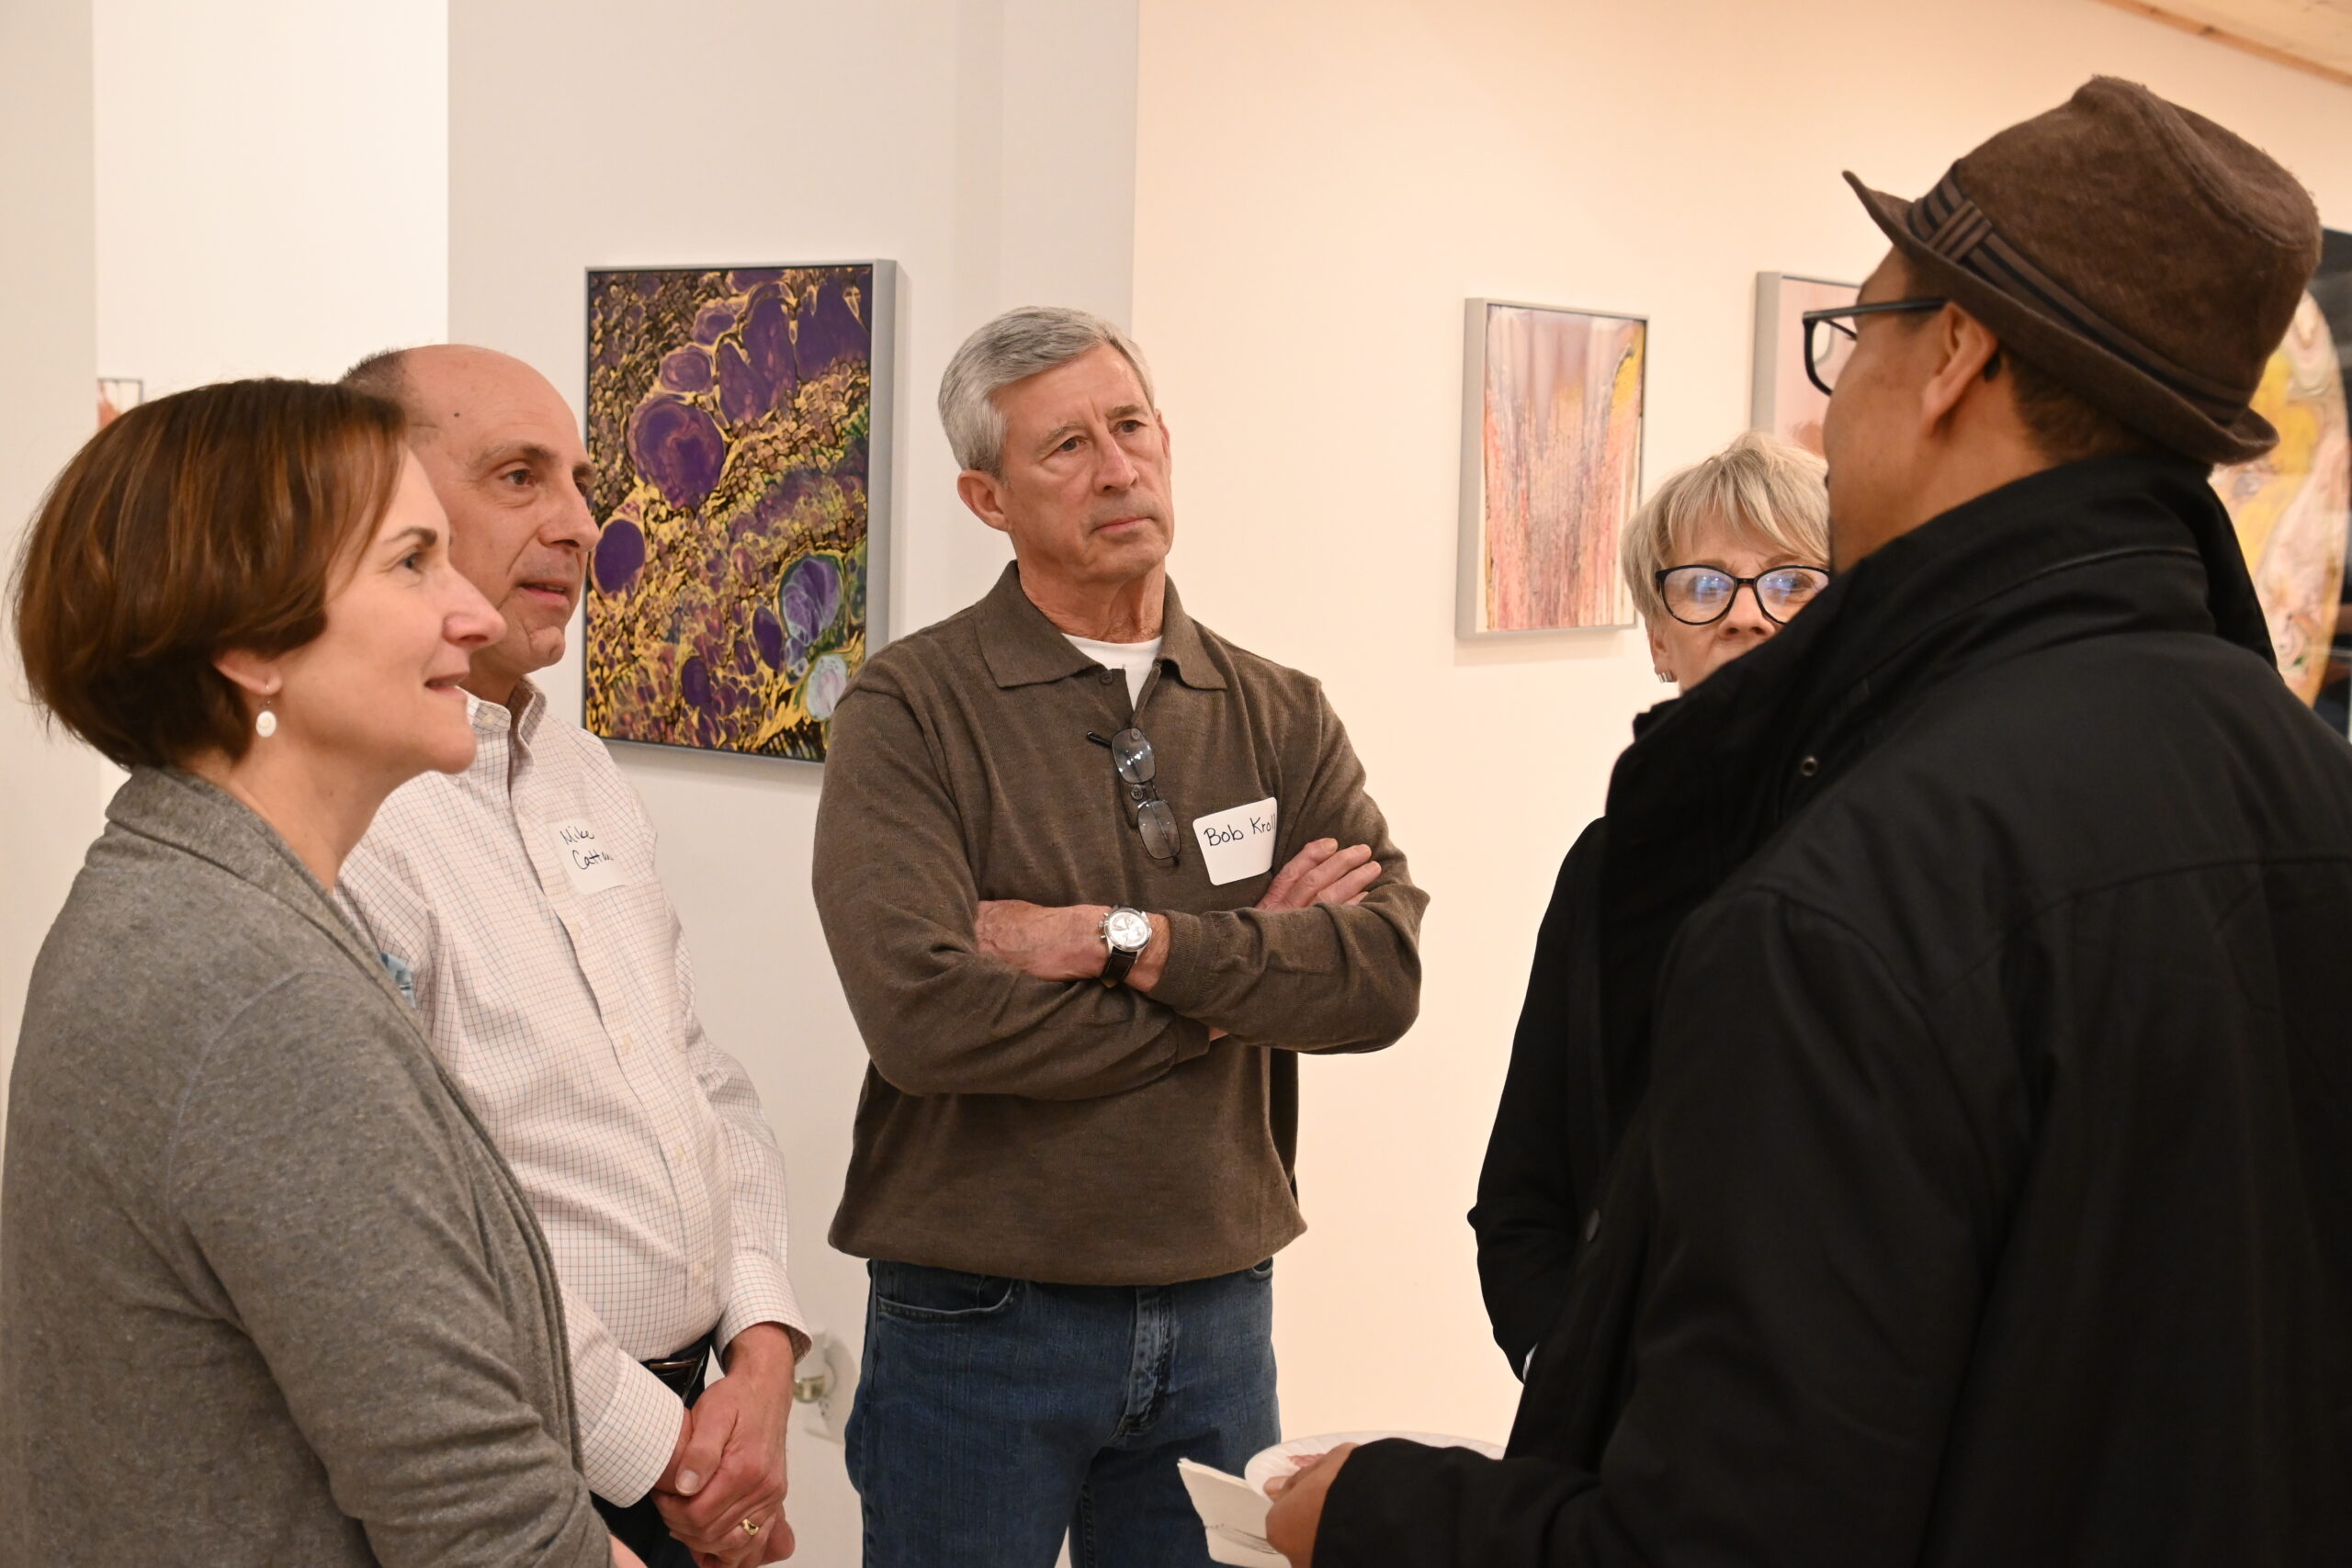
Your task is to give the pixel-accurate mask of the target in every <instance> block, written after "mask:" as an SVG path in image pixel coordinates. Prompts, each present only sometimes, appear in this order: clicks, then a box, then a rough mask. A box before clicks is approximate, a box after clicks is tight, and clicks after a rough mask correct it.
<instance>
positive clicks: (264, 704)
mask: <svg viewBox="0 0 2352 1568" xmlns="http://www.w3.org/2000/svg"><path fill="white" fill-rule="evenodd" d="M254 734H255V735H258V736H260V737H261V738H262V739H264V740H266V739H269V738H270V737H271V736H273V735H275V734H277V715H276V714H274V713H272V712H270V711H269V699H268V698H267V697H264V698H263V699H262V700H261V716H259V717H257V718H255V719H254Z"/></svg>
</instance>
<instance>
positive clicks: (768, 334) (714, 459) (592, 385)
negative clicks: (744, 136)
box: [584, 261, 897, 762]
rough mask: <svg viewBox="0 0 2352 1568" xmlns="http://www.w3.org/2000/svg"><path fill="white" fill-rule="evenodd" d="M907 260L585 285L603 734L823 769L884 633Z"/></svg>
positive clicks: (670, 274)
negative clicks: (896, 353) (834, 721)
mask: <svg viewBox="0 0 2352 1568" xmlns="http://www.w3.org/2000/svg"><path fill="white" fill-rule="evenodd" d="M896 283H897V269H896V267H895V266H894V265H892V264H891V263H889V262H886V261H877V262H856V263H851V264H848V265H828V266H764V267H716V266H713V267H658V268H635V269H629V270H615V271H597V272H591V273H590V274H589V275H588V322H587V329H588V400H587V406H588V455H589V457H590V459H591V460H592V461H593V462H594V465H595V470H596V479H595V493H594V495H592V496H591V497H590V505H591V507H592V508H593V510H594V513H595V515H596V517H597V519H598V521H599V523H600V524H601V531H600V533H599V535H598V537H597V542H596V548H595V553H594V557H593V558H592V560H591V562H590V569H589V573H588V592H587V617H586V621H587V626H586V637H585V641H586V660H585V661H586V672H585V681H586V687H587V690H586V701H585V704H584V716H585V719H586V723H587V728H589V730H590V731H592V732H593V733H594V734H597V735H601V736H604V737H605V738H606V739H613V740H634V741H641V742H646V743H650V744H653V745H662V746H686V747H693V748H696V749H698V750H714V751H741V752H746V753H750V754H752V755H754V756H762V757H783V758H788V759H791V760H794V761H806V762H821V761H824V759H825V738H826V731H827V727H828V723H829V721H830V720H831V716H832V712H833V706H834V705H835V704H836V703H838V702H840V701H841V696H842V690H843V689H844V688H845V687H846V686H847V685H848V684H849V680H850V677H851V676H853V675H854V674H855V673H856V672H857V670H858V667H859V666H860V665H861V664H862V663H864V662H865V656H866V653H867V651H868V650H869V649H872V648H875V647H878V646H879V645H880V643H881V642H882V640H883V637H884V636H885V629H884V628H885V626H886V624H887V623H886V615H885V611H886V604H885V602H884V600H885V591H886V588H887V585H888V581H889V559H888V540H889V526H888V525H889V506H888V491H889V474H890V443H889V435H890V427H889V414H890V408H891V401H890V369H891V365H892V336H893V334H892V322H893V321H894V297H895V294H896Z"/></svg>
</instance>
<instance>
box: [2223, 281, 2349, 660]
mask: <svg viewBox="0 0 2352 1568" xmlns="http://www.w3.org/2000/svg"><path fill="white" fill-rule="evenodd" d="M2327 282H2328V278H2327V276H2326V274H2325V273H2324V272H2323V274H2322V276H2321V277H2320V278H2319V279H2316V280H2314V282H2313V284H2312V293H2310V294H2306V295H2305V296H2303V302H2302V306H2301V309H2299V310H2297V311H2296V312H2295V320H2294V322H2293V324H2292V325H2291V326H2290V327H2289V328H2288V329H2287V336H2286V339H2285V341H2284V342H2282V343H2280V344H2279V345H2278V351H2277V352H2276V353H2275V354H2273V355H2271V356H2270V365H2269V368H2268V369H2267V371H2266V372H2265V374H2264V376H2263V378H2262V385H2261V387H2260V389H2257V390H2256V393H2255V395H2254V411H2255V412H2256V413H2258V414H2260V415H2262V416H2263V417H2264V418H2265V419H2267V420H2268V421H2269V422H2270V423H2271V424H2272V426H2273V427H2274V428H2276V429H2277V430H2278V446H2275V447H2273V448H2271V450H2269V451H2268V452H2267V453H2265V454H2263V455H2262V456H2261V457H2256V459H2254V460H2253V461H2252V462H2250V463H2237V464H2233V465H2231V466H2230V467H2227V468H2216V469H2214V470H2213V488H2214V490H2215V491H2218V492H2219V493H2220V495H2221V497H2222V504H2223V505H2225V506H2227V507H2228V508H2229V509H2230V520H2231V522H2232V523H2233V524H2234V525H2235V526H2236V529H2237V536H2238V544H2239V547H2241V548H2243V549H2244V550H2245V559H2246V568H2247V570H2249V571H2250V572H2251V573H2252V574H2253V576H2254V589H2255V592H2256V596H2257V597H2259V598H2260V599H2261V601H2262V611H2263V615H2264V618H2265V619H2266V620H2267V621H2268V622H2269V625H2270V646H2271V651H2272V652H2273V653H2275V654H2276V655H2277V656H2278V673H2279V674H2280V675H2281V676H2282V677H2284V678H2285V680H2286V682H2287V686H2288V689H2289V690H2290V691H2291V692H2293V693H2294V694H2296V695H2297V696H2298V697H2301V699H2302V700H2303V701H2304V702H2306V703H2311V704H2314V705H2317V704H2318V703H2319V700H2320V695H2321V693H2322V692H2323V691H2324V689H2325V688H2326V687H2327V686H2328V685H2329V684H2330V683H2331V682H2338V683H2340V682H2341V681H2342V678H2343V677H2342V674H2341V672H2340V671H2337V670H2332V669H2331V664H2332V663H2334V664H2339V665H2340V663H2341V655H2340V654H2336V653H2335V643H2336V641H2337V632H2336V628H2337V626H2338V625H2339V624H2340V621H2339V615H2341V607H2342V606H2343V605H2344V604H2345V603H2346V595H2345V571H2344V568H2345V549H2346V535H2347V533H2352V418H2347V412H2346V396H2345V394H2346V376H2345V371H2346V366H2347V364H2352V359H2348V358H2347V357H2346V349H2347V346H2352V345H2347V344H2346V343H2344V342H2342V341H2340V340H2339V339H2338V337H2337V335H2336V333H2337V331H2338V330H2339V326H2338V323H2333V322H2331V321H2329V319H2328V314H2327V310H2326V309H2325V308H2324V306H2323V305H2322V304H2321V302H2320V299H2319V298H2318V296H2319V294H2320V292H2321V291H2322V289H2323V288H2324V286H2325V285H2326V284H2327ZM2332 655H2334V658H2333V659H2332V657H2331V656H2332Z"/></svg>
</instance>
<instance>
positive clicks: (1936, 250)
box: [1846, 76, 2320, 463]
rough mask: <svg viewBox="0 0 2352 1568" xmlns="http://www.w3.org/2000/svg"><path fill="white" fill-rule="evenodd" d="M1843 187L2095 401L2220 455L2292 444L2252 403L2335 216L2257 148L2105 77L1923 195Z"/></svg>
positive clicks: (2022, 348)
mask: <svg viewBox="0 0 2352 1568" xmlns="http://www.w3.org/2000/svg"><path fill="white" fill-rule="evenodd" d="M1846 179H1847V182H1848V183H1849V184H1850V185H1851V186H1853V187H1854V189H1855V192H1856V193H1857V194H1858V195H1860V197H1861V198H1862V205H1863V206H1864V207H1866V208H1868V209H1870V214H1871V217H1872V218H1873V219H1875V220H1877V222H1878V226H1879V227H1880V228H1882V229H1883V230H1885V231H1886V233H1887V237H1888V238H1889V239H1891V240H1893V241H1894V248H1895V249H1896V250H1898V251H1900V252H1902V253H1903V255H1904V258H1905V260H1906V261H1908V262H1909V263H1910V265H1911V272H1912V279H1913V283H1914V285H1915V286H1916V287H1917V289H1918V290H1919V292H1921V293H1929V294H1940V295H1942V296H1944V297H1945V298H1947V299H1951V301H1952V303H1954V304H1956V305H1958V306H1959V307H1960V308H1961V309H1962V310H1966V311H1967V312H1968V313H1969V314H1970V315H1972V316H1974V317H1975V318H1976V319H1977V320H1978V321H1983V322H1984V323H1985V326H1986V327H1987V328H1989V329H1991V331H1992V333H1993V334H1994V335H1995V336H1996V337H1998V338H1999V339H2000V340H2001V341H2002V342H2003V343H2004V344H2007V345H2008V346H2009V347H2010V348H2012V349H2013V350H2015V351H2016V352H2017V353H2018V355H2021V356H2023V357H2024V358H2027V359H2030V360H2031V361H2032V362H2033V363H2034V364H2035V365H2037V366H2039V367H2041V368H2042V369H2043V370H2046V371H2048V372H2049V373H2050V375H2051V376H2052V377H2053V378H2056V379H2057V380H2058V381H2059V382H2060V383H2061V384H2063V385H2064V386H2065V387H2066V388H2067V389H2070V390H2072V391H2073V392H2075V394H2077V395H2078V396H2080V397H2081V398H2083V399H2084V400H2086V401H2087V402H2089V403H2090V404H2092V405H2093V406H2094V407H2097V408H2098V409H2101V410H2103V411H2104V412H2107V413H2109V414H2111V415H2113V416H2114V417H2115V418H2116V419H2118V420H2120V421H2121V422H2122V423H2124V424H2126V425H2128V426H2130V427H2131V429H2133V430H2135V431H2137V432H2139V433H2140V434H2143V435H2145V436H2147V437H2148V438H2149V439H2150V440H2152V441H2155V442H2158V443H2160V444H2162V445H2163V446H2168V447H2170V448H2172V449H2173V450H2174V451H2177V452H2181V453H2184V454H2186V455H2188V456H2189V457H2196V458H2199V459H2200V460H2202V461H2205V462H2209V463H2237V462H2244V461H2245V459H2247V458H2249V457H2260V456H2261V455H2262V454H2263V453H2265V452H2267V451H2268V450H2269V449H2270V448H2271V447H2272V446H2275V445H2277V443H2278V432H2277V431H2275V430H2273V429H2271V428H2270V423H2269V421H2267V420H2266V419H2264V418H2263V417H2262V416H2261V415H2259V414H2257V413H2256V412H2253V411H2252V410H2251V409H2249V408H2248V407H2247V404H2248V403H2250V402H2251V401H2252V400H2253V398H2254V393H2255V389H2256V387H2257V386H2258V385H2260V383H2261V380H2262V372H2263V367H2265V366H2266V365H2267V363H2268V362H2269V359H2270V355H2271V354H2272V353H2273V352H2274V351H2276V350H2277V348H2278V344H2279V341H2280V340H2281V339H2282V338H2284V337H2285V336H2286V335H2287V327H2288V325H2289V323H2290V321H2292V320H2293V319H2294V314H2295V307H2296V305H2297V304H2298V303H2299V302H2300V301H2301V299H2302V295H2303V289H2304V288H2305V287H2306V286H2307V285H2308V284H2309V283H2310V282H2311V278H2312V270H2313V269H2314V268H2316V267H2317V266H2318V265H2319V247H2320V226H2319V212H2318V209H2315V208H2314V207H2313V206H2312V198H2311V197H2310V196H2309V195H2307V194H2306V193H2305V192H2304V190H2303V187H2302V186H2301V184H2300V183H2298V182H2297V181H2296V179H2295V176H2294V175H2290V174H2289V173H2288V172H2287V171H2286V170H2285V169H2283V168H2281V167H2279V166H2278V163H2277V162H2276V161H2274V160H2273V159H2272V158H2271V157H2270V156H2269V155H2268V154H2267V153H2265V152H2262V151H2261V150H2260V149H2259V148H2256V147H2255V146H2253V145H2252V144H2250V143H2248V142H2246V141H2244V140H2242V139H2241V138H2239V137H2238V136H2236V135H2234V134H2233V133H2232V132H2230V131H2227V130H2223V129H2222V127H2220V126H2218V125H2215V124H2214V123H2213V122H2212V121H2211V120H2210V119H2207V118H2204V117H2203V116H2201V115H2197V114H2192V113H2190V112H2189V111H2188V110H2187V109H2185V108H2182V107H2179V106H2178V105H2177V104H2170V103H2166V102H2165V100H2164V99H2162V98H2160V97H2158V96H2155V95H2154V93H2151V92H2150V91H2148V89H2146V88H2145V87H2143V86H2140V85H2137V84H2135V83H2131V82H2121V81H2118V80H2116V79H2115V78H2114V77H2111V76H2098V77H2093V78H2092V79H2091V81H2090V82H2089V83H2087V84H2086V85H2085V86H2084V87H2083V88H2082V89H2081V90H2080V91H2079V92H2077V93H2075V96H2073V97H2072V98H2071V99H2069V100H2068V101H2067V102H2066V103H2065V104H2064V105H2063V106H2061V107H2058V108H2054V109H2052V110H2051V111H2050V112H2049V113H2048V114H2043V115H2037V116H2035V117H2034V118H2031V119H2029V120H2027V121H2025V122H2024V123H2022V124H2019V125H2013V126H2011V127H2009V129H2008V130H2004V131H2002V132H2000V133H1999V134H1998V135H1996V136H1995V137H1994V138H1993V139H1992V140H1991V141H1987V142H1985V144H1984V145H1983V146H1981V147H1979V148H1977V149H1976V151H1974V152H1971V153H1969V154H1968V155H1967V156H1966V157H1964V158H1962V160H1961V161H1960V162H1959V163H1957V164H1953V165H1952V166H1951V173H1949V174H1947V175H1944V177H1943V181H1942V183H1941V184H1939V185H1938V186H1936V188H1935V189H1934V190H1932V191H1929V192H1928V194H1927V195H1926V196H1924V197H1920V198H1919V199H1918V200H1917V201H1905V200H1903V199H1901V198H1900V197H1892V196H1888V195H1886V194H1884V193H1883V192H1881V191H1874V190H1872V189H1871V188H1870V187H1869V186H1865V185H1864V184H1862V182H1861V181H1860V180H1858V179H1856V178H1855V177H1854V176H1853V175H1851V174H1850V173H1849V174H1848V175H1847V176H1846Z"/></svg>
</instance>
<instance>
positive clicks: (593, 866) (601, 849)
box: [554, 818, 637, 894]
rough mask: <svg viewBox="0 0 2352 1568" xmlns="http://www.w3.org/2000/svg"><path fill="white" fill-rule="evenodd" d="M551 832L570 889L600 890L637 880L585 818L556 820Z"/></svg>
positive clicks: (588, 891)
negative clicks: (553, 833) (600, 840)
mask: <svg viewBox="0 0 2352 1568" xmlns="http://www.w3.org/2000/svg"><path fill="white" fill-rule="evenodd" d="M554 832H555V842H556V849H557V851H558V852H560V854H561V855H562V856H563V869H564V870H565V871H567V872H570V873H571V890H572V891H573V892H575V893H582V894H585V893H602V892H604V891H605V889H606V888H608V887H626V886H628V885H629V884H630V883H632V882H635V881H636V880H637V878H636V877H634V876H632V875H630V874H629V872H628V867H627V866H625V865H623V864H622V863H621V862H620V857H619V856H617V855H616V854H615V853H614V852H612V851H610V850H608V849H606V848H605V846H604V845H602V844H600V843H598V842H597V841H596V829H594V828H593V827H591V826H590V825H589V824H588V823H587V822H586V821H585V820H584V819H582V818H574V819H572V820H571V821H569V822H558V823H556V824H554Z"/></svg>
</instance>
